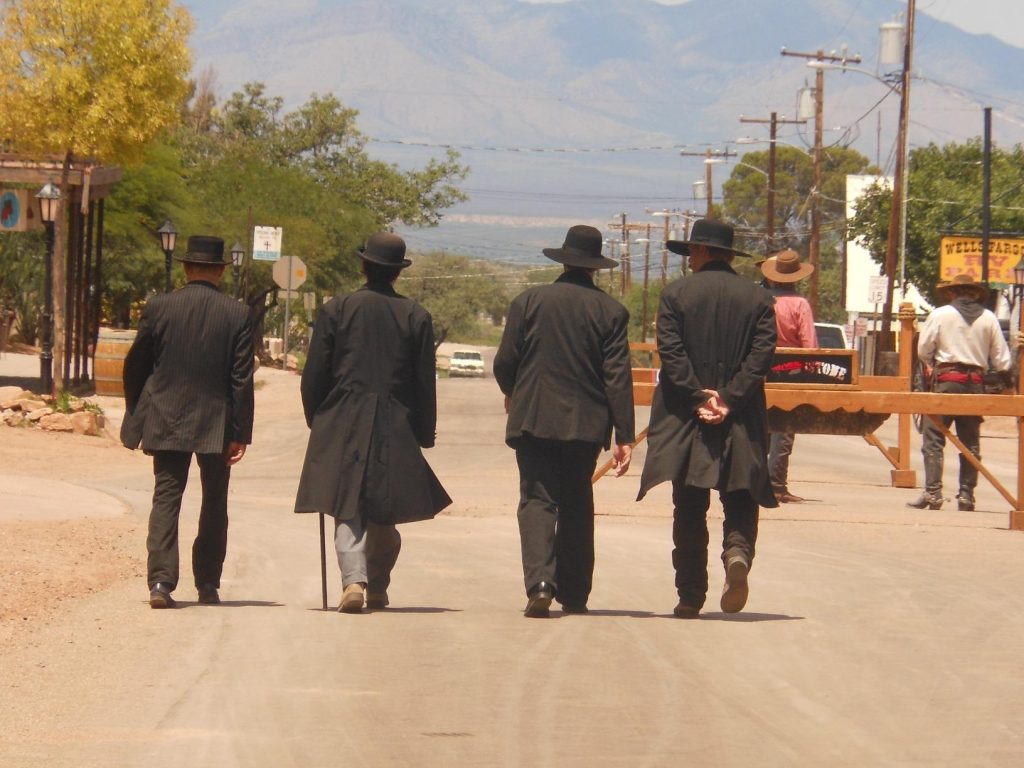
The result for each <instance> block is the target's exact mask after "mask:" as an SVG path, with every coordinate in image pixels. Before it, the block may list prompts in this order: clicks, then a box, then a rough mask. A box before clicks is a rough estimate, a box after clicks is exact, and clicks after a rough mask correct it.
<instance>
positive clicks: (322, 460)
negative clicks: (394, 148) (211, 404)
mask: <svg viewBox="0 0 1024 768" xmlns="http://www.w3.org/2000/svg"><path fill="white" fill-rule="evenodd" d="M359 255H360V257H361V261H360V264H361V267H362V271H363V274H364V275H365V276H366V284H365V285H364V286H363V287H362V288H360V289H359V290H358V291H355V292H354V293H349V294H345V295H341V296H335V297H334V298H333V299H331V300H330V301H329V302H327V303H326V304H324V306H323V307H322V308H321V309H320V312H319V314H318V315H317V320H316V325H315V326H314V330H313V338H312V340H311V341H310V343H309V354H308V356H307V358H306V366H305V368H304V369H303V372H302V385H301V390H302V408H303V411H304V412H305V415H306V424H307V425H308V426H309V428H310V433H309V444H308V446H307V448H306V458H305V462H304V463H303V466H302V475H301V477H300V479H299V488H298V493H297V495H296V498H295V511H296V512H319V513H320V514H322V515H330V516H332V517H333V518H334V546H335V549H336V551H337V553H338V565H339V567H340V569H341V584H342V595H341V602H340V604H339V605H338V610H339V611H341V612H343V613H360V612H361V611H362V610H363V606H364V605H365V606H366V607H368V608H384V607H386V606H387V605H388V604H389V599H388V587H389V585H390V584H391V571H392V569H393V568H394V567H395V563H396V562H397V560H398V553H399V550H400V549H401V546H402V538H401V536H400V534H399V532H398V530H397V529H396V527H395V525H396V524H397V523H406V522H412V521H415V520H426V519H429V518H432V517H434V516H435V515H436V514H437V513H438V512H440V511H441V510H442V509H444V508H445V507H447V506H448V505H449V504H451V499H450V498H449V497H448V494H447V493H445V491H444V488H442V487H441V484H440V483H439V482H438V480H437V477H435V475H434V473H433V471H432V470H431V469H430V466H429V465H428V464H427V462H426V460H425V459H424V458H423V453H422V451H421V449H422V448H431V447H432V446H433V445H434V430H435V425H436V421H437V401H436V384H435V378H434V377H435V363H434V331H433V326H432V323H431V318H430V314H429V313H428V312H427V310H425V309H424V308H423V307H421V306H420V305H419V304H417V303H416V302H415V301H413V300H412V299H408V298H406V297H404V296H401V295H399V294H398V293H396V292H395V288H394V284H395V281H396V280H397V279H398V276H399V274H400V273H401V272H402V270H403V269H405V268H406V267H408V266H409V265H410V264H411V263H412V262H411V261H409V259H407V258H405V241H404V240H402V238H400V237H399V236H398V235H394V234H391V233H390V232H379V233H377V234H374V235H371V236H370V237H369V239H368V240H367V241H366V245H365V247H364V248H362V249H360V251H359ZM321 520H322V518H321ZM325 593H326V587H325ZM325 601H326V597H325Z"/></svg>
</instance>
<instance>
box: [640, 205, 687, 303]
mask: <svg viewBox="0 0 1024 768" xmlns="http://www.w3.org/2000/svg"><path fill="white" fill-rule="evenodd" d="M645 212H646V213H647V214H648V215H649V216H662V217H663V218H664V222H663V224H664V230H663V232H662V236H661V284H662V285H665V283H666V282H668V241H669V240H671V239H672V238H671V237H670V232H671V230H670V228H669V225H668V222H669V219H671V218H672V217H673V216H675V217H676V218H677V219H682V220H683V222H684V224H683V226H684V227H685V226H686V225H685V221H686V213H684V212H683V211H680V210H679V209H678V208H668V209H666V208H663V209H662V210H660V211H652V210H651V209H650V208H648V209H646V211H645Z"/></svg>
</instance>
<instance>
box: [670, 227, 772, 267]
mask: <svg viewBox="0 0 1024 768" xmlns="http://www.w3.org/2000/svg"><path fill="white" fill-rule="evenodd" d="M733 234H734V233H733V228H732V227H731V226H730V225H728V224H726V223H725V222H724V221H715V220H714V219H697V221H695V222H693V227H692V228H691V229H690V237H689V238H688V239H687V240H669V241H668V242H667V243H666V247H667V248H668V249H669V250H670V251H672V253H678V254H680V255H682V256H689V255H690V246H691V245H706V246H708V247H710V248H719V249H721V250H723V251H731V252H732V253H734V254H736V255H737V256H747V257H749V258H753V256H751V255H750V254H749V253H745V252H744V251H739V250H737V249H735V248H733V247H732V241H733Z"/></svg>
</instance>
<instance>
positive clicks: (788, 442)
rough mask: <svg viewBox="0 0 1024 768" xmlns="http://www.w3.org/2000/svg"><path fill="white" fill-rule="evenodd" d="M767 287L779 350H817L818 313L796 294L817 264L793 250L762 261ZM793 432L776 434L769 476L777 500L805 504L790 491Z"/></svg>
mask: <svg viewBox="0 0 1024 768" xmlns="http://www.w3.org/2000/svg"><path fill="white" fill-rule="evenodd" d="M760 266H761V274H762V275H764V280H765V286H766V287H767V288H768V290H769V292H770V293H771V294H772V296H773V297H774V298H775V330H776V332H777V334H778V338H777V340H776V346H777V347H801V348H807V347H816V346H818V334H817V333H816V332H815V330H814V313H813V312H812V311H811V305H810V302H808V301H807V299H805V298H804V297H803V296H801V295H800V294H799V293H797V292H796V284H797V283H798V282H800V281H801V280H803V279H804V278H805V277H807V276H808V275H810V274H811V273H812V272H813V271H814V265H813V264H804V263H803V262H801V261H800V254H799V253H797V252H796V251H793V250H785V251H780V252H779V253H776V254H774V255H772V256H770V257H769V258H767V259H765V260H764V261H763V262H761V265H760ZM793 440H794V435H793V433H792V432H772V433H771V446H770V448H769V450H768V475H769V477H770V478H771V482H772V490H773V491H774V492H775V498H776V499H778V500H779V501H781V502H783V503H797V502H801V501H803V499H802V498H801V497H800V496H797V495H796V494H793V493H790V492H789V456H790V454H791V453H792V452H793Z"/></svg>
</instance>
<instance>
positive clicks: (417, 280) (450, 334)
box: [397, 252, 515, 347]
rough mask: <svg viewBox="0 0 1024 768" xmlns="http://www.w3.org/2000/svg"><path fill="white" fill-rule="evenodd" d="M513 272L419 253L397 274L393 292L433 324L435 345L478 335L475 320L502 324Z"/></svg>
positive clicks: (485, 263) (448, 256) (478, 261)
mask: <svg viewBox="0 0 1024 768" xmlns="http://www.w3.org/2000/svg"><path fill="white" fill-rule="evenodd" d="M514 277H515V275H514V273H511V272H509V271H508V270H507V269H505V268H503V267H501V266H500V265H497V264H494V263H493V262H488V261H484V260H482V259H472V258H470V257H468V256H456V255H452V254H446V253H436V252H435V253H428V254H419V255H416V256H414V257H413V258H412V266H411V267H409V268H408V269H406V270H405V271H404V272H403V273H402V277H401V278H400V279H399V284H398V288H397V290H398V292H399V293H402V294H404V295H406V296H409V297H410V298H412V299H415V300H416V301H418V302H419V303H420V304H422V305H423V306H424V307H426V309H427V311H428V312H430V314H431V316H432V317H433V320H434V345H435V347H437V346H440V345H441V344H442V343H443V342H444V341H468V340H472V339H475V338H477V337H478V336H479V335H480V318H481V317H484V318H486V319H487V320H488V321H490V323H491V324H492V326H496V325H498V324H500V323H501V321H502V320H503V319H504V314H505V310H506V309H507V308H508V303H509V301H510V300H511V291H510V290H509V281H510V280H512V279H514Z"/></svg>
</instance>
